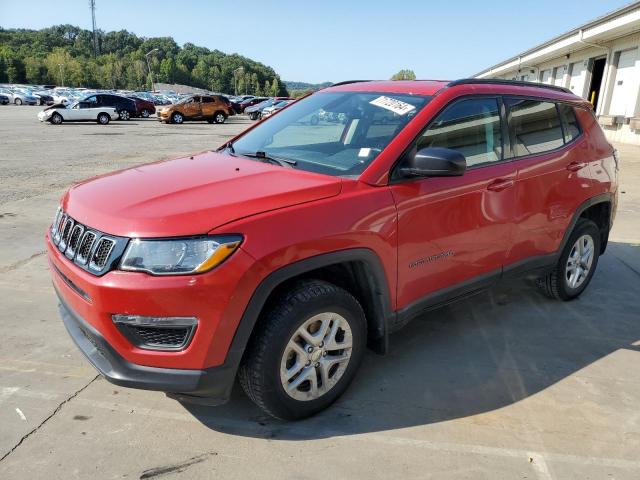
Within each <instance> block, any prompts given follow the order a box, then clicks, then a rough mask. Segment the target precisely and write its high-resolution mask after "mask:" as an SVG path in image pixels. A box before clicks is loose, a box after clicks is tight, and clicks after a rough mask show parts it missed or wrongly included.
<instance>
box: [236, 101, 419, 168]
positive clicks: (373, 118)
mask: <svg viewBox="0 0 640 480" xmlns="http://www.w3.org/2000/svg"><path fill="white" fill-rule="evenodd" d="M430 99H431V97H428V96H422V95H411V94H395V93H384V94H382V93H372V92H327V93H317V94H314V95H311V96H309V97H307V98H305V99H303V100H300V101H298V102H296V103H294V104H293V105H291V106H289V107H288V108H286V109H284V110H282V111H281V112H279V113H278V115H275V116H274V117H272V118H271V119H269V120H267V121H265V122H264V123H260V124H258V125H257V126H256V127H255V128H254V129H253V130H250V131H249V132H247V133H246V134H245V135H243V136H242V137H241V138H239V139H238V140H236V141H235V142H234V143H233V150H234V152H235V154H237V155H249V156H251V155H254V154H255V153H256V152H264V154H265V155H266V156H271V157H278V158H282V159H287V160H293V161H294V162H295V168H299V169H301V170H308V171H312V172H318V173H325V174H329V175H339V176H354V175H359V174H361V173H362V172H363V171H364V169H365V168H366V167H367V165H369V164H370V163H371V162H372V161H373V160H374V159H375V158H376V157H377V156H378V154H380V152H382V150H384V148H385V147H386V146H387V145H388V144H389V142H391V140H392V139H393V138H394V137H395V136H396V135H398V133H400V131H401V130H402V129H403V128H404V126H405V125H406V124H407V123H408V122H409V121H410V120H411V119H412V118H413V117H414V116H415V115H416V113H417V112H419V111H420V109H421V108H423V107H424V106H425V105H426V104H427V102H428V101H429V100H430Z"/></svg>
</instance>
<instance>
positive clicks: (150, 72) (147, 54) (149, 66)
mask: <svg viewBox="0 0 640 480" xmlns="http://www.w3.org/2000/svg"><path fill="white" fill-rule="evenodd" d="M157 51H158V49H157V48H154V49H153V50H149V51H148V52H147V53H146V55H145V57H147V68H149V75H150V76H151V91H152V92H155V90H156V87H155V86H154V85H153V72H152V71H151V63H149V55H151V54H152V53H153V52H157Z"/></svg>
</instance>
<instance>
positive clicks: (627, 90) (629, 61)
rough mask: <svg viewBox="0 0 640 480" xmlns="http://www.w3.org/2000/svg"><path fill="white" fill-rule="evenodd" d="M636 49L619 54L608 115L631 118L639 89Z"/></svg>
mask: <svg viewBox="0 0 640 480" xmlns="http://www.w3.org/2000/svg"><path fill="white" fill-rule="evenodd" d="M639 63H640V62H639V61H638V49H637V48H635V49H633V50H627V51H625V52H620V58H619V59H618V68H617V70H616V80H615V82H614V83H613V95H612V96H611V105H610V107H609V115H624V116H625V117H633V115H634V113H635V112H634V110H635V107H636V99H637V98H638V88H639V87H640V65H638V64H639Z"/></svg>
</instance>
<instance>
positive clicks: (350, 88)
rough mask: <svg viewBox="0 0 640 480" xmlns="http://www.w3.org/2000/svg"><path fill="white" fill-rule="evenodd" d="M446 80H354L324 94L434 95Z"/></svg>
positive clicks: (333, 87) (332, 87)
mask: <svg viewBox="0 0 640 480" xmlns="http://www.w3.org/2000/svg"><path fill="white" fill-rule="evenodd" d="M448 83H449V81H448V80H354V81H351V82H340V83H339V84H336V85H334V86H331V87H327V88H325V89H324V90H323V91H324V92H380V93H409V94H413V95H435V94H436V92H438V91H439V90H442V89H443V88H444V87H446V86H447V84H448Z"/></svg>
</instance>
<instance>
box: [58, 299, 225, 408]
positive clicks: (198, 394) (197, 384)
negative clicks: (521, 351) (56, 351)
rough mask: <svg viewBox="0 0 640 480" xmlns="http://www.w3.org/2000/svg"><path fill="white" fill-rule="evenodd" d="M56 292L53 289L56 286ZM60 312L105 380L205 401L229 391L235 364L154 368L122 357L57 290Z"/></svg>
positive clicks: (219, 398)
mask: <svg viewBox="0 0 640 480" xmlns="http://www.w3.org/2000/svg"><path fill="white" fill-rule="evenodd" d="M56 293H58V292H57V290H56ZM58 298H59V300H60V304H59V306H58V309H59V312H60V316H61V317H62V321H63V322H64V326H65V327H66V329H67V331H68V332H69V335H70V336H71V338H72V339H73V341H74V342H75V344H76V345H77V346H78V348H79V349H80V351H81V352H82V353H83V354H84V355H85V357H87V359H88V360H89V362H91V364H92V365H93V366H94V367H95V368H96V370H98V372H100V374H102V375H103V376H104V377H105V378H106V379H107V380H108V381H109V382H111V383H113V384H115V385H120V386H122V387H130V388H139V389H143V390H157V391H162V392H166V393H167V394H168V395H170V396H171V397H173V398H176V399H178V400H182V401H187V402H189V401H191V402H194V403H206V404H207V405H220V404H222V403H225V402H226V401H227V400H228V399H229V396H230V394H231V389H232V388H233V382H234V379H235V373H236V368H235V367H232V366H228V365H221V366H219V367H213V368H208V369H205V370H187V369H173V368H158V367H148V366H144V365H137V364H134V363H131V362H128V361H127V360H125V359H124V358H123V357H122V356H120V355H119V354H118V353H117V352H116V351H115V350H114V349H113V348H112V347H111V346H110V345H109V343H108V342H107V341H106V340H105V339H104V337H103V336H102V335H101V334H100V332H98V331H97V330H96V329H95V328H93V327H92V326H91V325H90V324H89V323H88V322H86V321H85V320H84V319H82V318H81V317H80V316H79V315H78V314H77V313H76V312H74V311H73V310H72V308H71V307H70V306H69V305H68V304H67V303H66V302H65V300H64V298H63V297H62V295H60V293H58Z"/></svg>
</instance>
